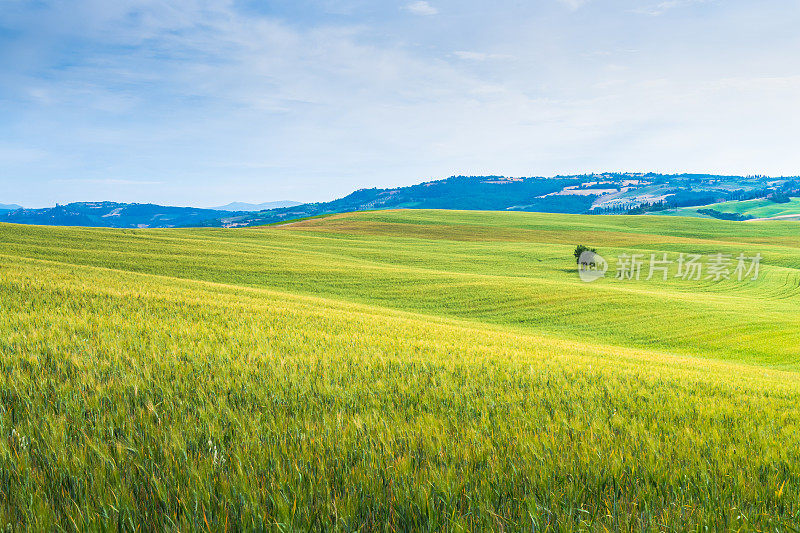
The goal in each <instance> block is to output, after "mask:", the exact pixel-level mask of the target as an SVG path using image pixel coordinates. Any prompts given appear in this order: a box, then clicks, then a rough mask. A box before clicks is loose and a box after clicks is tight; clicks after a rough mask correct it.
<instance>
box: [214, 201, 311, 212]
mask: <svg viewBox="0 0 800 533" xmlns="http://www.w3.org/2000/svg"><path fill="white" fill-rule="evenodd" d="M298 205H303V203H302V202H293V201H291V200H281V201H278V202H264V203H262V204H248V203H247V202H231V203H229V204H227V205H221V206H218V207H210V208H209V209H214V210H216V211H248V212H252V211H266V210H268V209H280V208H282V207H295V206H298Z"/></svg>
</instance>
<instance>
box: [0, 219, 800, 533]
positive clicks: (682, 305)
mask: <svg viewBox="0 0 800 533" xmlns="http://www.w3.org/2000/svg"><path fill="white" fill-rule="evenodd" d="M795 227H796V225H795V224H792V223H784V222H765V223H751V224H746V225H742V224H738V223H727V222H722V221H717V220H704V219H692V220H689V219H679V218H667V217H646V216H640V217H592V216H586V217H581V216H561V215H536V214H522V213H474V212H470V213H464V212H439V211H411V212H409V211H397V212H377V213H375V212H373V213H358V214H349V215H339V216H336V217H328V218H325V219H315V220H308V221H305V222H301V223H297V224H292V225H287V226H280V227H269V228H252V229H246V230H101V229H78V228H44V227H26V226H12V225H0V305H2V311H3V312H2V313H0V364H1V365H2V367H3V372H2V374H0V436H1V437H0V480H2V481H1V482H0V524H3V525H5V524H12V525H13V526H15V527H19V528H23V529H33V530H53V529H59V528H60V529H67V530H74V529H81V530H85V529H112V528H114V529H125V530H129V529H130V530H133V529H145V530H156V529H157V530H163V529H170V530H174V529H180V530H193V529H202V530H227V529H233V530H242V529H246V530H252V529H269V530H291V529H296V530H308V529H333V528H336V529H340V530H355V529H360V530H362V531H372V530H489V529H491V530H500V529H502V530H522V529H525V530H528V529H531V528H534V529H536V530H547V529H548V528H549V529H556V528H558V529H564V530H586V529H617V530H638V531H642V530H645V531H648V530H664V529H668V530H687V529H692V530H694V529H703V528H708V529H712V530H732V529H740V530H751V529H753V530H755V529H761V530H763V529H767V528H769V529H773V530H775V529H777V530H787V529H791V528H797V527H799V526H800V506H798V502H797V499H796V494H798V493H800V469H799V468H798V465H800V416H798V410H797V405H798V401H800V384H799V383H798V379H797V376H798V374H797V372H796V370H797V368H798V363H800V357H798V354H797V350H796V349H795V347H796V346H797V341H798V331H800V327H798V326H800V322H799V321H800V318H798V317H800V313H798V311H799V310H800V309H798V306H799V304H798V291H800V287H799V283H800V275H799V269H800V236H798V234H797V232H796V231H795ZM578 243H584V244H588V245H591V246H594V247H597V248H598V249H599V251H600V252H601V253H603V254H605V255H606V256H609V257H611V256H613V255H615V254H617V253H621V252H629V253H631V252H635V253H647V254H649V253H651V251H658V252H659V253H660V252H662V251H666V252H669V253H679V252H686V253H690V252H703V253H716V252H725V253H731V254H736V253H740V252H745V253H747V254H748V255H750V254H752V253H761V254H762V255H763V256H764V265H763V269H762V276H761V277H760V279H759V280H758V281H755V282H751V283H738V282H735V281H725V282H720V283H715V282H712V281H710V280H704V281H702V282H689V281H686V280H676V279H670V280H668V281H666V282H664V281H655V280H651V281H645V280H640V281H638V282H637V281H635V280H630V281H621V280H614V279H603V280H600V281H597V282H595V283H592V284H586V283H583V282H581V281H579V280H578V279H577V276H576V273H575V272H574V268H575V266H574V261H573V259H572V258H571V252H572V249H573V248H574V245H575V244H578Z"/></svg>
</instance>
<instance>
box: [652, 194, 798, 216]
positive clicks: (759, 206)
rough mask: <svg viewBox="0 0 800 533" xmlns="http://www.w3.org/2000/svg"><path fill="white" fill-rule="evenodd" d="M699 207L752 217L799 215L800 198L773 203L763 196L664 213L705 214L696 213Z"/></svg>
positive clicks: (681, 214)
mask: <svg viewBox="0 0 800 533" xmlns="http://www.w3.org/2000/svg"><path fill="white" fill-rule="evenodd" d="M699 209H713V210H715V211H719V212H720V213H736V214H739V215H749V216H751V217H753V218H772V217H781V216H787V215H798V216H800V198H791V199H790V201H789V202H787V203H775V202H773V201H770V200H767V199H765V198H758V199H756V200H742V201H735V202H722V203H718V204H711V205H704V206H701V207H681V208H679V209H674V210H672V211H670V212H669V213H666V214H672V215H678V216H705V215H700V214H699V213H698V210H699Z"/></svg>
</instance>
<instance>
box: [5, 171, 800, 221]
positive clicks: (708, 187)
mask: <svg viewBox="0 0 800 533" xmlns="http://www.w3.org/2000/svg"><path fill="white" fill-rule="evenodd" d="M789 196H795V197H796V196H800V181H798V179H797V178H772V177H768V176H719V175H714V174H671V175H666V174H656V173H632V172H610V173H601V174H583V175H571V176H555V177H551V178H545V177H529V178H510V177H505V176H454V177H451V178H447V179H443V180H437V181H428V182H424V183H420V184H417V185H411V186H407V187H397V188H391V189H378V188H374V189H360V190H357V191H355V192H353V193H351V194H349V195H347V196H345V197H343V198H339V199H337V200H333V201H330V202H319V203H310V204H299V205H290V206H285V207H276V208H270V209H264V210H260V211H250V210H249V209H250V208H251V207H256V208H257V207H260V206H259V205H252V204H238V203H234V204H229V205H227V206H221V207H219V208H215V209H201V208H196V207H171V206H159V205H155V204H124V203H116V202H78V203H73V204H67V205H56V206H55V207H52V208H47V209H17V210H15V211H4V212H3V211H0V222H14V223H20V224H42V225H61V226H65V225H70V226H96V227H116V228H137V227H139V228H174V227H226V228H232V227H243V226H256V225H263V224H270V223H279V222H284V221H289V220H294V219H298V218H304V217H312V216H319V215H327V214H334V213H342V212H347V211H363V210H374V209H458V210H488V211H539V212H545V213H597V214H606V213H629V214H638V213H647V212H658V211H664V210H667V209H674V208H680V207H688V206H703V205H708V204H713V203H718V202H725V201H732V200H748V199H753V198H771V199H773V201H777V200H778V199H780V198H783V197H787V198H788V197H789ZM292 203H293V202H292ZM239 207H241V209H240V210H235V211H229V210H228V209H233V208H239Z"/></svg>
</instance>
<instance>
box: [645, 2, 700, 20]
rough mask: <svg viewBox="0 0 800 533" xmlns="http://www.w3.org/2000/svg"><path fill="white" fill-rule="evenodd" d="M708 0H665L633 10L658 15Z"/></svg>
mask: <svg viewBox="0 0 800 533" xmlns="http://www.w3.org/2000/svg"><path fill="white" fill-rule="evenodd" d="M706 1H707V0H665V1H664V2H659V3H657V4H651V5H648V6H644V7H639V8H636V9H634V10H633V12H634V13H639V14H642V15H650V16H653V17H657V16H659V15H663V14H664V13H666V12H667V11H670V10H672V9H675V8H679V7H684V6H689V5H692V4H701V3H704V2H706Z"/></svg>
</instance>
